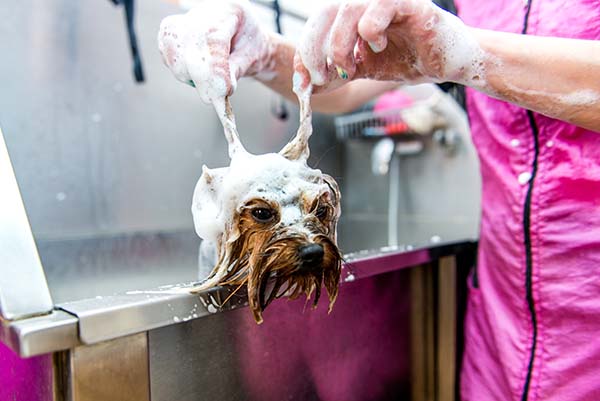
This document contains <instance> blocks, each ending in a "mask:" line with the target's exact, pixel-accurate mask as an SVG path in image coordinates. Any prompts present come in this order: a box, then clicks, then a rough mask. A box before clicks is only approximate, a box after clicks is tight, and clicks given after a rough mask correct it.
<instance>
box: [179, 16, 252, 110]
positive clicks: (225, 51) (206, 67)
mask: <svg viewBox="0 0 600 401" xmlns="http://www.w3.org/2000/svg"><path fill="white" fill-rule="evenodd" d="M195 11H199V12H202V11H204V10H200V9H193V10H192V11H190V12H189V13H188V17H189V19H188V21H187V23H188V27H192V28H188V29H191V32H193V33H194V34H193V35H191V38H190V39H191V41H190V43H189V45H188V46H187V47H186V54H185V58H186V60H185V62H186V67H187V70H188V73H189V75H190V77H191V78H192V80H193V81H194V83H195V84H196V88H197V89H198V91H199V92H200V96H201V97H202V100H204V101H205V102H207V101H208V102H212V100H214V99H215V98H217V97H225V96H229V95H231V94H232V93H233V90H234V89H235V85H236V79H235V76H232V73H231V70H230V68H229V54H230V51H231V40H232V38H233V37H234V35H235V34H236V32H237V31H238V28H239V23H240V13H241V11H240V10H239V9H238V10H237V12H236V9H235V8H234V9H233V12H232V10H231V9H224V10H223V13H214V14H212V15H210V19H207V16H206V15H195V13H194V12H195ZM200 23H201V24H202V25H203V29H202V30H201V31H200V32H198V31H197V29H194V28H196V27H197V26H198V24H200ZM202 25H201V26H202Z"/></svg>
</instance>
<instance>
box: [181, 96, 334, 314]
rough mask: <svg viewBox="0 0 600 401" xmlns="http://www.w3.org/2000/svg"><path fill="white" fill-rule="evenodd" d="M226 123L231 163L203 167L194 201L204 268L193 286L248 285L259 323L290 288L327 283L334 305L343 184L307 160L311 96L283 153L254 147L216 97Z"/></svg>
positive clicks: (297, 292) (304, 290)
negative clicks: (246, 145) (247, 146)
mask: <svg viewBox="0 0 600 401" xmlns="http://www.w3.org/2000/svg"><path fill="white" fill-rule="evenodd" d="M215 107H216V109H217V113H218V114H219V117H220V118H221V121H222V123H223V126H224V128H225V136H226V138H227V141H228V144H229V155H230V157H231V163H230V165H229V167H223V168H217V169H208V168H207V167H206V166H204V167H203V172H202V176H201V177H200V180H199V181H198V184H197V185H196V189H195V191H194V198H193V204H192V213H193V216H194V225H195V228H196V232H197V233H198V235H199V236H200V237H201V238H202V239H203V242H202V245H201V248H200V255H201V257H200V259H201V263H200V265H201V267H200V268H201V272H202V273H201V274H202V276H204V277H206V279H205V281H204V282H202V284H201V285H199V286H197V287H195V288H194V289H193V290H192V291H193V292H199V291H202V290H205V289H207V288H210V287H213V286H225V285H227V286H235V288H236V289H238V288H241V287H242V286H246V289H247V294H248V302H249V305H250V309H251V310H252V313H253V315H254V319H255V320H256V322H257V323H261V322H262V321H263V317H262V312H263V311H264V310H265V308H266V307H267V306H268V305H269V304H270V303H271V302H272V301H273V300H274V299H277V298H280V297H283V296H287V297H289V298H291V299H296V298H298V297H299V296H301V295H302V294H305V295H306V297H307V300H308V299H310V298H311V296H313V295H314V299H313V306H314V307H316V306H317V303H318V301H319V297H320V295H321V288H322V287H323V286H324V287H325V289H326V290H327V294H328V297H329V310H330V311H331V308H332V307H333V304H334V303H335V300H336V297H337V294H338V284H339V280H340V274H341V260H342V257H341V253H340V251H339V249H338V247H337V240H336V230H337V221H338V218H339V216H340V191H339V188H338V185H337V183H336V182H335V180H334V179H333V178H332V177H330V176H329V175H327V174H323V173H322V172H321V171H320V170H317V169H312V168H310V167H308V165H307V159H308V155H309V149H308V138H309V137H310V135H311V132H312V123H311V118H310V116H311V113H310V108H309V106H308V104H307V103H306V104H302V102H301V111H300V114H301V123H300V128H299V129H298V133H297V134H296V136H295V137H294V139H292V141H290V143H288V144H287V145H286V146H285V147H284V148H283V149H282V150H281V151H280V152H279V153H268V154H263V155H253V154H250V153H248V152H247V151H246V150H245V149H244V147H243V146H242V144H241V142H240V140H239V136H238V134H237V129H236V127H235V121H234V119H233V113H232V111H231V108H230V106H229V102H228V100H227V99H226V100H225V101H224V102H223V104H222V107H219V104H215Z"/></svg>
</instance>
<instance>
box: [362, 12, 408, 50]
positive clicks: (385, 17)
mask: <svg viewBox="0 0 600 401" xmlns="http://www.w3.org/2000/svg"><path fill="white" fill-rule="evenodd" d="M407 2H410V0H407ZM395 14H396V4H395V1H392V0H378V1H372V2H371V3H370V4H369V7H367V10H366V11H365V13H364V14H363V16H362V18H361V19H360V21H359V22H358V34H359V35H360V37H361V38H363V39H364V40H365V41H366V42H367V43H368V44H369V46H370V47H371V49H373V51H374V52H375V53H380V52H382V51H383V50H384V49H385V48H386V47H387V35H386V32H385V31H386V30H387V28H388V27H389V26H390V23H391V22H392V20H393V18H394V16H395Z"/></svg>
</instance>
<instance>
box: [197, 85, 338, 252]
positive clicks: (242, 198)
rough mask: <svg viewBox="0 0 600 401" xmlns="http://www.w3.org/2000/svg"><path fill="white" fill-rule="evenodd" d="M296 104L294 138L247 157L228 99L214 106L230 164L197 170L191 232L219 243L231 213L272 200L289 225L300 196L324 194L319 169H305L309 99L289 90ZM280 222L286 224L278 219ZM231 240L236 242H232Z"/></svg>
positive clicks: (307, 93) (309, 128)
mask: <svg viewBox="0 0 600 401" xmlns="http://www.w3.org/2000/svg"><path fill="white" fill-rule="evenodd" d="M294 90H295V92H296V94H297V95H298V100H299V103H300V126H299V128H298V132H297V133H296V136H295V137H294V138H293V139H292V140H291V141H290V142H289V143H288V144H287V145H286V146H285V147H284V148H283V149H282V150H281V151H280V152H279V153H267V154H263V155H253V154H251V153H248V152H247V151H246V149H244V146H243V145H242V143H241V141H240V138H239V134H238V132H237V127H236V124H235V118H234V115H233V110H232V108H231V104H230V103H229V99H228V98H222V99H216V100H215V101H214V102H213V105H214V107H215V110H216V111H217V115H218V116H219V119H220V120H221V123H222V124H223V128H224V133H225V138H226V139H227V143H228V146H229V156H230V157H231V164H230V165H229V167H222V168H217V169H212V170H211V169H208V168H207V167H206V166H204V167H203V168H202V176H201V177H200V180H198V183H197V184H196V189H195V190H194V198H193V201H192V214H193V216H194V226H195V228H196V233H197V234H198V236H200V237H201V238H202V239H204V240H206V241H210V242H212V243H215V244H216V243H218V242H219V240H220V239H221V237H222V235H223V233H225V232H226V231H231V230H230V228H231V227H230V224H231V223H232V221H233V217H234V214H235V213H236V212H238V211H239V210H240V208H241V207H242V206H244V204H245V203H246V202H248V201H249V200H251V199H264V200H269V201H275V202H277V203H278V204H279V206H280V208H281V210H282V223H283V224H293V223H294V221H293V220H294V216H295V215H296V214H295V213H294V212H293V211H292V210H291V208H287V209H286V206H289V205H291V204H294V203H296V204H297V203H298V202H297V201H298V199H299V197H300V195H303V196H305V197H317V196H320V195H322V194H323V193H325V192H327V191H328V190H329V186H328V185H327V184H326V183H325V181H324V180H323V174H322V173H321V171H320V170H316V169H312V168H310V167H308V165H307V164H306V161H307V159H308V156H309V153H310V151H309V148H308V139H309V138H310V136H311V134H312V118H311V117H312V112H311V109H310V103H309V102H310V94H311V92H312V87H309V88H307V89H305V90H303V91H301V90H300V89H298V88H294ZM283 219H285V220H283ZM231 239H235V238H231Z"/></svg>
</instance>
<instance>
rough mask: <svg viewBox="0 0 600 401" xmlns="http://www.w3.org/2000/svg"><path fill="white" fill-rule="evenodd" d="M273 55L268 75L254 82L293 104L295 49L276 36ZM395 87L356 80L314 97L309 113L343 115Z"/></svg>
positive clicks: (393, 84) (389, 83) (377, 82)
mask: <svg viewBox="0 0 600 401" xmlns="http://www.w3.org/2000/svg"><path fill="white" fill-rule="evenodd" d="M273 46H274V48H273V51H272V52H271V54H272V56H271V57H272V58H271V60H270V63H269V65H270V66H271V70H272V73H271V74H265V75H264V76H259V77H257V79H258V80H259V81H260V82H262V83H263V84H264V85H266V86H267V87H269V88H270V89H272V90H274V91H276V92H278V93H279V94H281V95H283V96H284V97H285V98H287V99H288V100H291V101H293V102H297V101H298V99H297V98H296V95H295V94H294V92H293V91H292V76H293V73H294V69H293V60H294V54H295V52H296V48H295V47H294V45H293V44H292V43H290V42H289V41H287V40H285V39H284V38H282V37H281V36H279V35H276V34H273ZM397 86H398V83H396V82H381V81H367V80H356V81H352V82H349V83H348V84H346V85H344V86H342V87H340V88H337V89H335V90H332V91H329V92H325V93H319V94H315V95H313V96H312V98H311V106H312V108H313V110H315V111H318V112H321V113H344V112H348V111H351V110H354V109H356V108H358V107H360V106H361V105H363V104H364V103H366V102H368V101H369V100H371V99H373V98H375V97H376V96H378V95H380V94H382V93H384V92H385V91H387V90H390V89H393V88H395V87H397Z"/></svg>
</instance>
